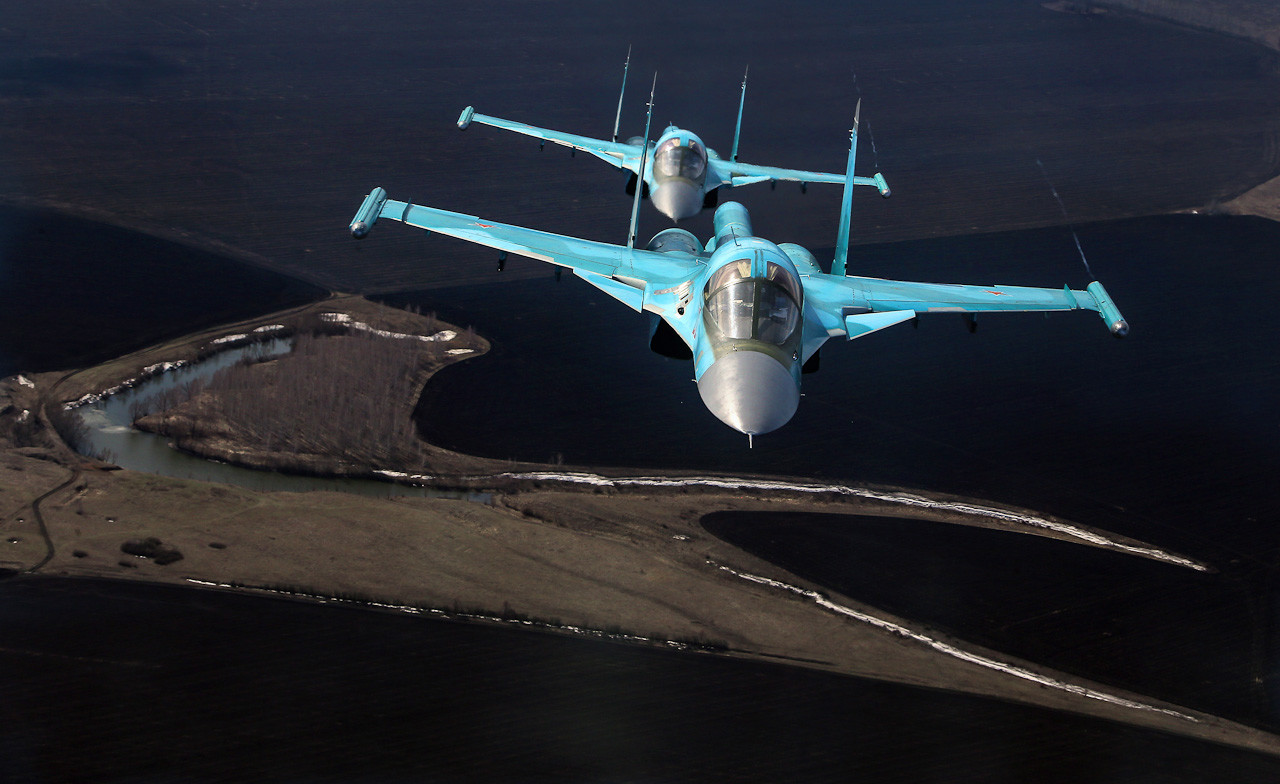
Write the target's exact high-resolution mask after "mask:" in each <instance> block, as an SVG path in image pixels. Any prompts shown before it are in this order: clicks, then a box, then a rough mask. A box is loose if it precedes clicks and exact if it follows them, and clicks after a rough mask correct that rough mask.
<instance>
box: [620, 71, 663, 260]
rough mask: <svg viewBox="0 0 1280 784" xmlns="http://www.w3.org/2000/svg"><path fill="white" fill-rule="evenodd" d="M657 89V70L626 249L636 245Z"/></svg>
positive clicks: (650, 91) (646, 117) (632, 203)
mask: <svg viewBox="0 0 1280 784" xmlns="http://www.w3.org/2000/svg"><path fill="white" fill-rule="evenodd" d="M657 90H658V72H657V71H654V73H653V86H652V87H650V88H649V113H648V114H647V115H646V116H645V118H644V145H643V146H642V147H641V148H640V173H639V175H638V176H637V177H636V196H635V200H634V201H632V202H631V228H630V229H629V230H628V231H627V250H633V249H634V248H635V246H636V222H637V221H638V220H639V219H640V196H641V195H642V194H643V193H644V167H645V166H646V165H647V164H648V162H649V123H650V122H652V121H653V94H654V93H655V92H657Z"/></svg>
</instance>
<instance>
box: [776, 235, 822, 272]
mask: <svg viewBox="0 0 1280 784" xmlns="http://www.w3.org/2000/svg"><path fill="white" fill-rule="evenodd" d="M778 250H781V251H782V252H783V253H785V254H787V258H789V259H791V263H792V264H794V265H796V272H799V273H800V274H801V275H819V274H821V273H822V267H819V266H818V262H817V260H816V259H814V258H813V254H812V253H810V252H809V251H808V250H806V249H805V248H802V247H800V246H799V245H797V244H795V243H794V242H784V243H782V244H781V245H779V246H778Z"/></svg>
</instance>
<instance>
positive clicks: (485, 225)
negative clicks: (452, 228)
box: [471, 223, 493, 229]
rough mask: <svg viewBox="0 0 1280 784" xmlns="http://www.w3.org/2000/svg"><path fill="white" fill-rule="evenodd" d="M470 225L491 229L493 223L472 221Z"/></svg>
mask: <svg viewBox="0 0 1280 784" xmlns="http://www.w3.org/2000/svg"><path fill="white" fill-rule="evenodd" d="M471 225H472V226H479V227H480V228H482V229H492V228H493V224H492V223H473V224H471Z"/></svg>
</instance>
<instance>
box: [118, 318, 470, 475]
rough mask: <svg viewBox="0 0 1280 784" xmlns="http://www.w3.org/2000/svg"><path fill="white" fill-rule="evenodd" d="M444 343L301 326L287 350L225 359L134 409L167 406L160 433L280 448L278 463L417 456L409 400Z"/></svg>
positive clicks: (373, 463) (377, 463)
mask: <svg viewBox="0 0 1280 784" xmlns="http://www.w3.org/2000/svg"><path fill="white" fill-rule="evenodd" d="M445 345H446V344H444V343H443V342H427V341H421V340H413V339H397V338H388V337H384V336H379V335H376V334H373V333H370V332H367V331H354V332H352V333H349V334H341V335H324V334H314V333H312V332H302V333H300V334H298V335H297V336H296V337H295V338H294V347H293V351H292V352H291V353H289V354H286V355H283V356H281V357H279V358H274V359H265V360H262V359H260V360H257V361H250V362H242V363H239V364H236V365H234V366H232V367H229V368H225V369H223V370H221V371H219V372H218V373H217V374H215V375H214V376H213V377H212V378H211V379H210V380H209V381H208V382H207V383H205V384H203V386H198V385H187V386H184V387H183V388H179V389H175V390H171V391H170V392H169V393H167V398H166V399H157V400H156V401H155V402H154V403H151V404H148V405H147V406H146V408H145V409H140V410H139V411H138V412H137V413H139V414H145V413H149V411H148V410H147V409H149V410H151V411H154V410H169V415H167V416H166V417H165V419H164V424H163V426H162V427H161V428H160V429H161V430H162V431H163V432H165V434H166V435H169V436H171V437H176V438H180V439H181V438H194V439H202V438H203V439H208V438H224V439H228V440H231V441H233V442H235V444H236V445H237V446H238V447H243V448H247V449H252V450H256V451H266V452H273V453H276V454H278V455H279V456H280V458H281V460H279V461H277V462H279V464H280V466H281V467H288V466H289V465H290V464H293V465H295V466H296V467H297V468H303V467H305V463H306V461H305V460H299V459H297V458H302V457H323V458H327V459H336V460H340V461H342V462H346V463H356V464H360V465H366V466H370V467H406V466H420V465H422V463H423V461H424V456H425V453H424V450H423V444H422V442H421V440H420V439H419V438H418V435H417V432H416V428H415V427H414V424H413V419H412V411H413V406H414V404H415V402H416V398H417V394H418V391H419V389H420V388H421V386H422V384H423V382H424V381H425V379H426V377H427V376H428V375H429V373H430V372H431V371H432V370H434V369H435V368H437V367H439V366H440V365H441V364H443V358H444V356H445V353H444V352H445V350H446V348H445ZM184 401H185V402H184ZM170 409H172V410H170ZM290 457H293V458H294V459H293V460H290Z"/></svg>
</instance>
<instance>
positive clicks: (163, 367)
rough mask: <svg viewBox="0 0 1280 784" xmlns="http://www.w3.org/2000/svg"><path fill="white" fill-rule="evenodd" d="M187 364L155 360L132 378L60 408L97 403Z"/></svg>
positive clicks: (67, 409)
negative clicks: (154, 362) (155, 361)
mask: <svg viewBox="0 0 1280 784" xmlns="http://www.w3.org/2000/svg"><path fill="white" fill-rule="evenodd" d="M189 364H191V363H190V362H188V361H187V360H185V359H179V360H175V361H173V362H157V363H156V364H154V365H147V366H146V367H144V368H143V369H142V373H141V374H140V375H138V376H136V377H134V378H130V379H127V380H125V381H122V382H121V383H119V384H116V385H115V386H114V387H111V388H110V389H104V390H102V391H101V392H98V393H93V392H90V393H89V394H87V395H84V396H83V397H80V398H78V399H76V400H72V401H70V402H67V403H63V404H62V408H63V409H64V410H66V411H70V410H72V409H74V408H80V407H81V406H91V405H93V404H94V403H99V402H101V401H103V400H105V399H107V398H109V397H111V396H112V395H115V394H118V393H120V392H123V391H125V390H126V389H132V388H133V387H135V386H137V385H138V384H140V383H142V382H143V381H146V380H147V379H149V378H151V377H152V376H156V375H159V374H161V373H168V372H169V371H170V370H177V369H178V368H180V367H186V366H187V365H189Z"/></svg>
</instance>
